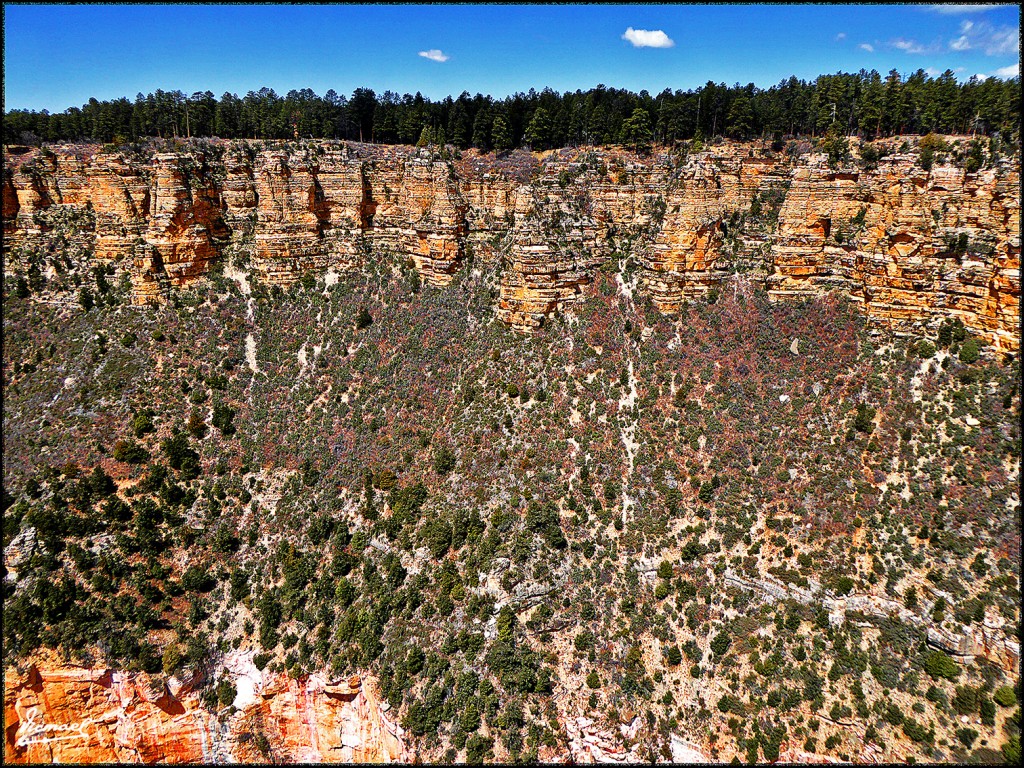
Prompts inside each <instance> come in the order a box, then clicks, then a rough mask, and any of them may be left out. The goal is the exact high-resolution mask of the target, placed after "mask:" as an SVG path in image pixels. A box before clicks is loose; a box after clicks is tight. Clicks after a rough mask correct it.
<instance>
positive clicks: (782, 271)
mask: <svg viewBox="0 0 1024 768" xmlns="http://www.w3.org/2000/svg"><path fill="white" fill-rule="evenodd" d="M517 157H518V156H517ZM530 159H531V163H532V164H525V165H524V164H523V163H519V165H522V167H521V168H520V167H517V166H516V165H515V163H512V162H510V161H509V159H508V158H506V159H504V160H501V159H498V158H494V157H493V156H482V155H474V156H473V157H472V159H470V160H466V159H462V160H459V161H452V160H450V159H446V158H444V157H442V156H441V155H440V154H438V153H437V152H434V151H432V150H429V149H418V150H417V149H412V148H409V147H373V146H368V145H355V144H346V143H344V142H329V141H321V142H308V143H298V144H297V143H288V144H286V143H283V142H278V143H273V144H265V145H264V146H263V147H262V148H260V149H256V148H254V147H252V146H251V145H249V144H246V143H242V142H209V143H206V144H205V145H196V146H187V147H186V148H184V149H179V150H178V151H175V152H161V153H158V154H155V155H152V156H149V157H144V156H139V155H138V154H135V155H129V154H116V153H104V152H96V153H95V154H89V153H87V152H86V153H83V152H82V151H80V150H75V149H74V148H71V147H56V148H53V149H47V150H43V151H39V150H33V151H30V152H27V153H23V154H20V155H11V154H9V155H8V156H7V158H6V162H5V167H4V171H3V220H4V224H3V226H4V233H5V238H4V241H5V254H6V256H7V259H6V261H7V263H8V264H9V266H8V267H6V268H7V269H8V270H13V271H17V270H19V269H23V268H27V267H26V263H25V260H26V259H27V258H30V257H31V255H32V254H33V253H39V252H42V251H46V250H47V249H50V250H53V249H54V248H60V247H64V245H63V244H65V243H74V244H76V247H77V248H78V251H77V252H76V253H78V252H80V255H76V256H75V258H77V259H79V260H84V261H86V262H89V263H85V264H83V265H82V266H85V267H89V266H90V265H91V261H95V262H97V263H100V264H104V265H111V266H113V267H114V268H115V270H123V271H125V272H127V273H128V274H129V275H130V277H131V280H132V285H133V300H134V301H135V302H136V303H147V302H151V301H160V300H162V299H164V298H165V297H166V296H167V295H168V294H169V292H170V291H173V290H174V288H175V286H180V285H187V284H189V283H191V282H193V281H194V280H196V279H198V278H200V277H202V276H203V275H205V274H206V273H207V272H208V271H209V270H210V268H211V265H212V264H214V263H215V262H217V261H218V260H220V259H224V258H226V254H228V252H229V251H231V252H232V253H236V252H241V253H242V254H243V255H245V256H248V257H250V261H251V263H252V264H253V265H254V266H255V267H256V269H257V272H258V273H259V275H260V277H261V278H262V279H263V280H264V281H266V282H268V283H278V284H287V283H290V282H293V281H295V280H297V279H299V278H300V277H301V276H302V275H303V274H305V273H313V274H320V273H323V272H325V271H327V270H333V271H335V272H345V271H347V270H352V269H357V268H362V267H366V266H367V259H370V258H374V259H380V258H385V254H386V253H388V252H390V253H393V254H394V255H395V256H397V257H398V258H399V259H402V260H404V261H406V262H407V263H412V264H415V266H416V269H417V270H418V271H419V273H420V275H421V277H422V278H423V279H424V280H425V281H426V282H428V283H430V284H433V285H437V286H444V285H446V284H448V283H450V282H451V281H452V279H453V277H454V276H455V275H456V274H457V273H458V271H459V270H460V269H462V268H463V265H464V264H465V263H466V261H467V254H469V253H470V250H471V249H472V251H473V252H474V255H475V256H480V257H481V258H484V259H493V258H495V255H497V257H498V258H500V259H501V266H502V270H501V276H500V285H499V292H500V298H499V302H498V307H497V313H498V316H499V317H500V318H501V319H502V320H503V321H505V322H507V323H509V324H511V325H512V326H514V327H515V328H517V329H519V330H522V331H527V332H528V331H531V330H533V329H535V328H537V327H538V326H540V325H542V324H543V322H544V320H545V319H546V318H548V317H550V316H552V315H553V314H556V313H558V312H560V311H563V310H564V309H565V308H566V307H567V306H569V305H571V304H572V303H573V302H575V301H578V300H580V299H581V298H583V297H584V296H585V293H586V291H585V288H586V286H587V285H588V284H589V283H591V282H592V281H593V277H594V272H595V270H596V269H598V268H600V267H601V266H602V265H604V264H607V263H608V262H609V261H610V260H611V259H612V258H613V257H614V258H615V259H616V261H621V260H622V259H624V258H625V257H626V256H632V257H634V258H635V260H636V261H635V264H636V265H638V266H639V269H640V272H639V276H640V281H639V287H640V290H641V291H642V292H646V293H647V295H649V296H650V297H651V299H652V300H653V302H654V304H655V306H656V307H657V308H658V309H659V310H660V311H662V312H664V313H668V314H672V313H675V312H678V311H679V309H680V308H681V306H682V304H683V302H684V301H686V300H688V299H691V298H699V297H701V296H703V295H705V294H707V293H708V292H710V291H711V290H713V289H714V288H715V286H717V285H718V284H719V283H720V282H721V281H722V280H723V279H724V278H726V277H727V276H729V275H731V274H734V273H737V272H746V273H749V274H751V275H753V276H755V277H757V278H758V279H763V280H765V282H766V285H767V288H768V290H769V294H770V295H771V296H772V297H773V298H774V299H777V300H788V299H799V298H801V297H804V296H808V295H813V294H818V293H821V292H823V291H829V290H837V291H841V292H842V293H844V294H846V295H848V296H850V297H851V298H852V299H853V300H854V301H855V302H857V303H858V304H859V305H860V306H861V307H862V308H863V310H864V312H865V313H866V314H868V315H869V316H871V317H873V318H877V319H878V320H879V321H882V322H886V323H889V324H893V325H899V326H905V327H908V328H911V329H913V330H915V331H917V332H920V331H921V330H922V329H923V327H925V326H934V325H936V324H937V322H938V321H940V320H941V319H942V318H946V317H958V318H960V319H961V320H962V321H963V322H964V324H965V325H966V326H967V327H968V328H969V329H971V331H972V332H974V333H977V334H978V335H980V336H981V337H983V338H984V339H985V340H986V341H988V342H990V343H991V344H993V345H994V346H995V347H996V348H997V349H1000V350H1005V351H1014V350H1017V349H1019V347H1020V334H1019V330H1018V323H1017V318H1018V315H1019V306H1020V192H1019V181H1020V173H1019V169H1018V168H1017V167H1016V166H1015V165H1014V164H1013V163H1012V162H1010V161H1008V160H1005V159H1003V160H997V161H995V163H994V164H991V165H990V167H988V168H986V169H984V170H981V171H979V172H976V173H967V172H966V171H964V170H963V169H962V168H958V167H955V166H951V165H937V166H935V167H934V168H932V169H931V170H929V171H925V170H924V169H923V168H921V167H920V165H919V164H918V163H917V156H916V155H915V154H914V153H906V154H893V155H889V156H886V157H883V158H882V159H881V160H880V161H879V162H878V163H877V165H876V166H875V167H872V168H870V169H867V168H864V167H861V166H860V165H853V164H850V165H849V166H847V167H843V168H838V169H835V168H830V167H829V166H828V165H827V163H826V158H825V156H824V155H816V154H813V153H811V154H803V155H794V156H790V155H782V154H773V153H771V152H766V151H764V150H761V149H756V148H755V147H754V146H752V145H750V146H748V145H741V144H733V143H726V144H721V145H718V146H715V147H713V148H711V149H710V150H708V151H703V152H700V153H697V154H693V155H690V156H687V157H682V156H678V155H672V154H670V153H662V154H660V155H657V156H655V157H648V158H641V157H637V156H635V155H631V154H629V153H625V152H621V151H615V150H588V151H580V150H562V151H560V152H557V153H553V154H551V155H550V156H548V157H546V158H544V160H543V161H542V162H538V161H537V159H536V158H535V157H532V158H530ZM517 162H518V160H517ZM61 238H63V239H61ZM616 266H617V264H611V265H610V268H615V267H616Z"/></svg>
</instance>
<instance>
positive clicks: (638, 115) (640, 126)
mask: <svg viewBox="0 0 1024 768" xmlns="http://www.w3.org/2000/svg"><path fill="white" fill-rule="evenodd" d="M651 137H652V131H651V116H650V115H649V114H647V110H645V109H640V108H639V107H637V108H636V109H634V110H633V114H632V115H631V116H630V118H629V119H628V120H626V122H625V123H623V124H622V141H623V142H624V143H625V144H628V145H629V146H631V147H633V150H634V151H636V152H639V151H640V150H641V149H643V150H648V149H650V146H651Z"/></svg>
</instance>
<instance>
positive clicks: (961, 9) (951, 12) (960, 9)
mask: <svg viewBox="0 0 1024 768" xmlns="http://www.w3.org/2000/svg"><path fill="white" fill-rule="evenodd" d="M999 7H1001V6H998V5H949V4H943V5H932V6H930V7H929V10H931V11H934V12H935V13H941V14H942V15H944V16H959V15H961V14H964V13H984V12H985V11H991V10H992V9H993V8H999Z"/></svg>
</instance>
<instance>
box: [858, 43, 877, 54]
mask: <svg viewBox="0 0 1024 768" xmlns="http://www.w3.org/2000/svg"><path fill="white" fill-rule="evenodd" d="M857 47H858V48H860V49H861V50H862V51H867V52H868V53H874V52H875V46H873V45H872V44H871V43H861V44H860V45H858V46H857Z"/></svg>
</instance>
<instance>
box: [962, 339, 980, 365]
mask: <svg viewBox="0 0 1024 768" xmlns="http://www.w3.org/2000/svg"><path fill="white" fill-rule="evenodd" d="M980 356H981V355H980V353H979V350H978V342H977V341H975V340H974V339H967V341H965V342H964V343H963V346H961V347H960V362H961V363H967V364H970V363H976V362H978V358H979V357H980Z"/></svg>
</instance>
